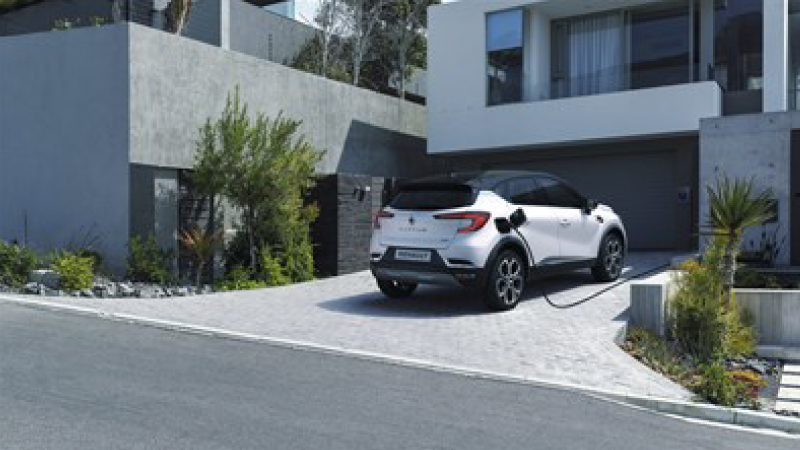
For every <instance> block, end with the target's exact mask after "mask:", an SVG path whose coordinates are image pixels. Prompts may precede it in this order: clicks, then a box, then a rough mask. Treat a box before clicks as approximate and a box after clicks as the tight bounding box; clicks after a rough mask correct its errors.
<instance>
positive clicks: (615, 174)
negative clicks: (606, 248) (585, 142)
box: [495, 152, 678, 250]
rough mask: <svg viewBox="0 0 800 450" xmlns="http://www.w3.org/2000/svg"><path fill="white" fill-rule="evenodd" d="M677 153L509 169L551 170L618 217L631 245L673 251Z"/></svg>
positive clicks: (540, 162)
mask: <svg viewBox="0 0 800 450" xmlns="http://www.w3.org/2000/svg"><path fill="white" fill-rule="evenodd" d="M675 167H676V165H675V153H674V152H658V153H626V154H617V155H601V156H587V157H580V158H568V159H548V160H536V161H531V162H527V163H522V164H519V163H516V164H514V166H513V167H507V166H506V167H495V168H507V169H527V170H536V171H542V172H549V173H552V174H554V175H558V176H560V177H561V178H564V179H565V180H567V181H569V182H570V183H571V184H572V185H573V186H575V187H576V188H577V189H578V190H579V191H581V192H582V193H583V194H584V195H585V196H587V197H590V198H594V199H596V200H598V201H600V202H601V203H605V204H608V205H610V206H611V207H613V208H614V210H615V211H616V212H617V213H618V214H619V215H620V216H621V217H622V220H623V221H624V223H625V228H626V229H627V232H628V239H629V242H630V247H631V248H632V249H635V250H662V249H674V248H676V244H677V242H678V241H677V237H678V235H677V233H678V227H677V218H676V213H677V200H676V195H677V185H676V177H675Z"/></svg>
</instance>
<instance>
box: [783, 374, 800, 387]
mask: <svg viewBox="0 0 800 450" xmlns="http://www.w3.org/2000/svg"><path fill="white" fill-rule="evenodd" d="M781 386H787V387H800V375H795V374H793V373H790V374H787V373H784V374H783V376H782V377H781Z"/></svg>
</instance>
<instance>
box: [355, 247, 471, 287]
mask: <svg viewBox="0 0 800 450" xmlns="http://www.w3.org/2000/svg"><path fill="white" fill-rule="evenodd" d="M431 252H432V258H431V261H430V262H428V263H421V262H408V261H397V260H395V259H394V248H391V247H390V248H389V249H388V250H387V251H386V252H385V253H384V254H383V256H382V257H381V259H380V260H373V261H371V262H370V270H372V274H373V275H374V276H375V278H377V279H381V280H394V281H403V282H406V283H419V284H435V285H443V286H467V287H479V286H482V285H483V281H484V275H483V274H484V271H483V269H481V268H475V267H453V266H448V265H447V264H445V262H444V260H443V259H442V257H441V256H440V255H439V253H438V252H437V251H436V250H431Z"/></svg>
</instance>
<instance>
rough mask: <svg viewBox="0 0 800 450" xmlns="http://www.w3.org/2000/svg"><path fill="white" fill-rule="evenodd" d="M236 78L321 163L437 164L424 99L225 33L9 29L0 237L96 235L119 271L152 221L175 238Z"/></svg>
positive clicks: (344, 169) (357, 167)
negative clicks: (192, 178)
mask: <svg viewBox="0 0 800 450" xmlns="http://www.w3.org/2000/svg"><path fill="white" fill-rule="evenodd" d="M248 6H249V5H248ZM230 36H231V37H232V36H234V35H233V34H231V35H230ZM236 42H237V40H236V39H235V38H232V39H231V40H230V41H229V43H230V44H234V45H235V43H236ZM212 44H213V43H212ZM254 52H255V51H254ZM259 56H263V55H259ZM236 86H238V87H239V89H240V90H241V97H242V100H243V101H244V102H247V104H248V105H249V108H250V111H251V112H253V113H256V112H261V113H265V114H267V115H269V116H273V117H274V116H276V115H278V114H283V115H285V116H286V117H291V118H295V119H300V120H302V121H303V125H302V132H303V133H304V134H305V136H306V137H307V139H308V140H309V141H310V142H311V144H313V145H314V146H315V147H317V148H319V149H322V150H324V151H325V157H324V159H323V160H322V162H321V163H320V164H319V166H318V172H319V173H320V174H334V173H357V174H365V175H371V176H378V177H409V176H416V175H419V174H422V173H426V172H429V171H435V170H437V168H438V166H437V163H436V162H432V160H431V159H430V158H428V157H427V156H426V154H425V138H426V119H425V111H424V108H423V107H422V106H420V105H417V104H413V103H409V102H405V101H402V100H399V99H396V98H393V97H389V96H385V95H381V94H378V93H374V92H371V91H367V90H364V89H359V88H355V87H352V86H350V85H346V84H342V83H337V82H334V81H330V80H327V79H324V78H320V77H317V76H315V75H312V74H308V73H303V72H300V71H296V70H294V69H291V68H288V67H285V66H283V65H281V64H276V63H273V62H270V61H268V60H266V59H263V58H258V57H253V56H250V55H248V54H245V53H242V52H237V51H234V50H229V49H226V48H224V45H222V43H217V44H215V45H209V43H206V42H203V41H202V40H197V39H188V38H185V37H180V36H175V35H172V34H169V33H165V32H162V31H159V30H157V29H154V28H151V27H145V26H141V25H139V24H136V23H126V22H123V23H118V24H113V25H108V26H101V27H86V28H80V29H74V30H69V31H47V32H41V33H33V34H19V35H14V36H5V37H0V238H2V239H4V240H8V241H10V240H17V241H19V242H25V243H28V244H29V245H31V246H33V247H34V248H37V249H39V250H43V251H44V250H49V249H53V248H59V247H63V246H64V245H66V244H68V243H70V242H73V243H79V242H77V241H80V240H81V239H83V238H84V237H85V236H86V235H91V236H93V237H96V238H97V239H98V243H99V250H100V251H101V252H102V253H103V255H104V257H105V262H106V265H107V266H108V268H109V269H110V270H112V271H114V272H117V273H119V272H121V271H123V270H124V265H125V259H126V255H127V244H128V240H129V238H130V237H131V236H132V235H133V234H137V233H138V234H147V233H154V234H155V235H156V237H157V239H158V240H159V242H160V243H161V244H162V246H164V247H167V248H173V249H174V248H176V245H177V243H176V233H177V231H178V224H179V223H181V220H182V219H181V217H180V214H181V213H180V211H179V208H178V205H179V202H180V198H181V190H182V189H183V180H184V178H185V172H184V171H185V170H186V169H190V168H191V167H192V165H193V163H194V152H195V141H196V139H197V136H198V129H199V127H200V126H201V125H202V124H203V123H204V122H205V121H206V119H208V118H214V117H217V116H219V114H220V113H221V111H222V109H223V108H224V105H225V101H226V97H227V95H228V94H229V93H230V92H232V90H233V89H234V88H235V87H236Z"/></svg>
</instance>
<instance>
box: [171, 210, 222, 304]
mask: <svg viewBox="0 0 800 450" xmlns="http://www.w3.org/2000/svg"><path fill="white" fill-rule="evenodd" d="M178 240H179V241H180V243H181V245H183V247H184V248H185V249H186V250H187V251H188V252H189V254H190V256H191V258H192V264H193V265H194V269H195V276H196V277H197V278H196V285H197V288H198V289H199V288H200V285H201V283H202V281H203V269H204V268H205V266H206V264H207V263H208V261H209V260H210V259H211V258H212V257H213V256H214V252H215V251H216V250H217V247H218V246H219V245H220V243H221V242H222V230H219V231H216V232H213V233H209V232H206V231H205V230H203V229H201V228H200V227H197V226H194V227H192V228H190V229H188V230H183V231H182V232H181V233H180V235H179V236H178Z"/></svg>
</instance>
